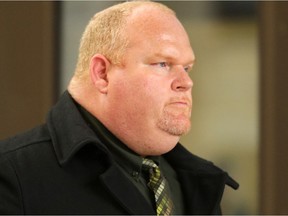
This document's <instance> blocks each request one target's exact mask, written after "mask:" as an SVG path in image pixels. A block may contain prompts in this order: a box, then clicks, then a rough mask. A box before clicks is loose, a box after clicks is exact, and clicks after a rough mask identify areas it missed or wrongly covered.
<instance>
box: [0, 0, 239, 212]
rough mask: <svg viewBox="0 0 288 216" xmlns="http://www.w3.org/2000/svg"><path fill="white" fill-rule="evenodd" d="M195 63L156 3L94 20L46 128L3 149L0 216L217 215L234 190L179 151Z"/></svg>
mask: <svg viewBox="0 0 288 216" xmlns="http://www.w3.org/2000/svg"><path fill="white" fill-rule="evenodd" d="M194 62H195V56H194V53H193V50H192V48H191V46H190V42H189V39H188V36H187V34H186V32H185V30H184V28H183V26H182V25H181V23H180V22H179V21H178V19H177V18H176V16H175V14H174V12H173V11H171V10H170V9H168V8H167V7H165V6H163V5H161V4H159V3H153V2H126V3H122V4H118V5H116V6H113V7H111V8H108V9H106V10H104V11H102V12H100V13H98V14H96V15H95V16H94V17H93V18H92V20H91V21H90V23H89V24H88V26H87V27H86V30H85V32H84V34H83V36H82V40H81V45H80V50H79V59H78V64H77V67H76V71H75V75H74V76H73V78H72V80H71V82H70V84H69V87H68V91H67V92H65V93H64V95H63V96H62V98H61V99H60V100H59V102H58V103H57V104H56V106H55V107H54V108H53V109H52V110H51V112H50V113H49V115H48V118H47V123H46V124H44V125H42V126H40V127H37V128H35V129H33V130H32V131H29V132H27V133H25V134H22V135H18V136H16V137H13V138H11V139H9V140H6V141H4V142H2V143H1V144H0V153H1V156H0V213H2V214H110V215H111V214H147V215H150V214H157V215H169V214H220V213H221V211H220V201H221V197H222V194H223V190H224V186H225V184H228V185H230V186H232V187H233V188H235V189H236V188H237V187H238V184H237V183H236V182H235V181H234V180H232V179H231V178H230V177H229V176H228V175H227V173H226V172H224V171H222V170H221V169H219V168H217V167H215V166H214V165H213V164H212V163H210V162H208V161H205V160H203V159H201V158H198V157H197V156H194V155H192V154H191V153H189V152H188V151H187V150H185V149H184V148H183V147H182V146H181V145H180V144H179V143H178V141H179V139H180V136H181V135H183V134H185V133H187V132H188V131H189V129H190V115H191V108H192V97H191V89H192V86H193V82H192V80H191V79H190V78H189V75H188V72H189V71H190V70H191V69H192V66H193V64H194ZM159 185H161V186H160V187H159Z"/></svg>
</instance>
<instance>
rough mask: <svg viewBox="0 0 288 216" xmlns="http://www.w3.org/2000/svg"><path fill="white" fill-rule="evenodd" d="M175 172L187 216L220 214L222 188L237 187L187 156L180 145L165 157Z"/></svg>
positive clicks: (207, 163)
mask: <svg viewBox="0 0 288 216" xmlns="http://www.w3.org/2000/svg"><path fill="white" fill-rule="evenodd" d="M164 157H165V158H166V159H167V161H169V162H170V164H171V165H172V167H174V169H175V170H176V172H177V175H178V178H179V180H180V182H181V185H185V189H184V188H183V190H182V191H183V195H184V197H185V207H186V211H187V214H207V215H208V214H221V209H220V202H221V199H222V195H223V192H224V187H225V185H226V184H227V185H229V186H230V187H232V188H233V189H237V188H238V187H239V184H238V183H237V182H236V181H235V180H233V179H232V178H231V177H230V176H229V175H228V174H227V173H226V172H224V171H223V170H221V169H220V168H218V167H216V166H215V165H214V164H213V163H212V162H210V161H207V160H204V159H202V158H200V157H198V156H196V155H193V154H192V153H190V152H188V151H187V150H186V149H185V148H184V147H183V146H182V145H180V144H178V145H176V147H175V148H174V149H173V150H172V151H170V152H169V153H167V154H165V155H164Z"/></svg>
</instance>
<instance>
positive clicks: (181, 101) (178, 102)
mask: <svg viewBox="0 0 288 216" xmlns="http://www.w3.org/2000/svg"><path fill="white" fill-rule="evenodd" d="M169 104H170V105H174V106H179V107H191V105H192V103H191V100H189V99H186V98H185V99H176V100H172V101H171V102H170V103H169Z"/></svg>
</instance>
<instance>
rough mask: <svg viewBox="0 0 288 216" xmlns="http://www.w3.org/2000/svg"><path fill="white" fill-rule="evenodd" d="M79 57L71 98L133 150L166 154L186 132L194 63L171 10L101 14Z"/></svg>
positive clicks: (150, 7) (128, 6) (121, 9)
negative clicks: (189, 73)
mask: <svg viewBox="0 0 288 216" xmlns="http://www.w3.org/2000/svg"><path fill="white" fill-rule="evenodd" d="M98 19H100V20H98ZM116 19H119V20H116ZM99 23H100V24H99ZM106 25H108V26H106ZM114 25H115V26H114ZM114 27H115V28H116V29H117V30H115V29H114ZM103 29H105V30H103ZM98 31H99V32H98ZM102 34H107V35H102ZM96 35H97V37H96ZM112 35H113V36H112ZM99 38H100V39H99ZM94 40H96V41H94ZM119 42H120V43H119ZM95 44H97V45H95ZM87 50H89V51H87ZM86 51H87V53H85V52H86ZM79 56H80V57H79V60H78V66H77V69H76V73H75V76H74V77H73V79H72V81H71V83H70V86H69V91H70V93H71V95H72V96H73V97H74V98H75V100H76V101H77V102H78V103H80V104H81V105H82V106H83V107H84V108H86V109H87V110H88V111H89V112H91V113H92V114H93V115H94V116H95V117H97V118H98V119H99V120H100V121H101V122H102V123H103V124H104V125H105V126H106V127H107V128H108V129H109V130H110V131H111V132H112V133H114V134H115V135H116V136H117V137H118V138H119V139H120V140H121V141H122V142H124V143H125V144H126V145H127V146H128V147H129V148H130V149H132V150H133V151H135V152H137V153H138V154H140V155H160V154H163V153H166V152H168V151H170V150H171V149H172V148H173V147H174V146H175V145H176V144H177V142H178V141H179V138H180V136H181V135H183V134H185V133H187V132H188V130H189V129H190V115H191V109H192V97H191V88H192V85H193V83H192V80H191V79H190V78H189V76H188V73H187V72H188V71H189V70H190V69H191V68H192V66H193V63H194V60H195V57H194V53H193V51H192V49H191V46H190V43H189V39H188V36H187V34H186V32H185V30H184V28H183V26H182V25H181V23H180V22H179V21H178V19H177V18H176V16H175V14H174V12H172V11H171V10H170V9H168V8H166V7H165V6H163V5H161V4H159V3H153V2H127V3H122V4H120V5H116V6H114V7H112V8H109V9H107V10H104V11H102V12H100V13H99V14H98V15H95V17H94V18H93V19H92V21H91V22H90V23H89V25H88V27H87V29H86V30H85V33H84V35H83V38H82V41H81V47H80V54H79ZM81 56H84V57H81ZM83 80H85V82H84V81H83Z"/></svg>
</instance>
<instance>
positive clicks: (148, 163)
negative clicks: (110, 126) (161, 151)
mask: <svg viewBox="0 0 288 216" xmlns="http://www.w3.org/2000/svg"><path fill="white" fill-rule="evenodd" d="M142 165H143V169H144V170H150V169H151V168H154V169H155V168H158V166H157V164H156V163H155V162H154V161H153V160H150V159H147V158H144V159H143V161H142Z"/></svg>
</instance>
